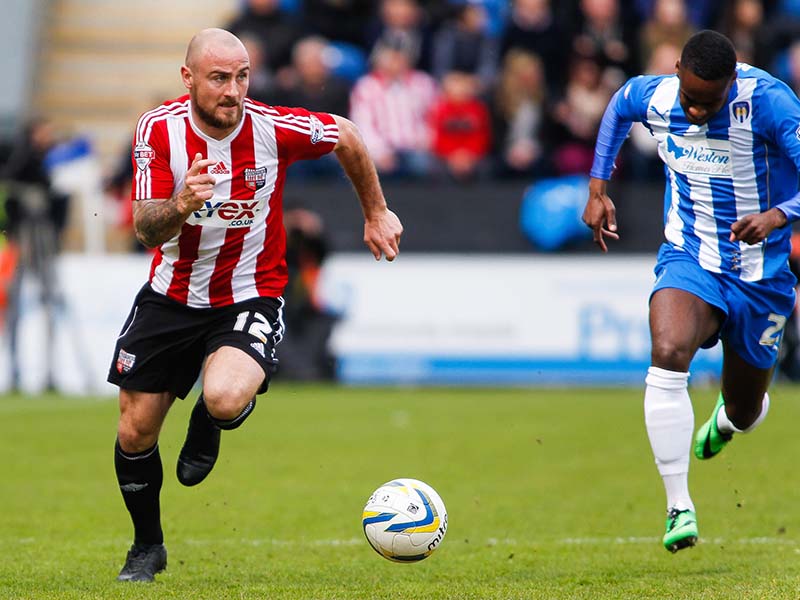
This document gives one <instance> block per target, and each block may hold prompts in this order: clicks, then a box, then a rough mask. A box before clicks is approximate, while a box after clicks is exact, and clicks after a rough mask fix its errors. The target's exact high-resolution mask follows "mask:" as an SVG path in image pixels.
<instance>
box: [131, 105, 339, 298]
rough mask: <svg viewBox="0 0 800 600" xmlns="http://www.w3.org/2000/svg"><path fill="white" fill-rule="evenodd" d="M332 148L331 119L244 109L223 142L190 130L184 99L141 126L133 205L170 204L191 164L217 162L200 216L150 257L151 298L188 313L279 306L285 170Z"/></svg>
mask: <svg viewBox="0 0 800 600" xmlns="http://www.w3.org/2000/svg"><path fill="white" fill-rule="evenodd" d="M338 139H339V129H338V127H337V125H336V122H335V121H334V118H333V116H332V115H330V114H328V113H318V112H309V111H307V110H305V109H303V108H286V107H277V106H267V105H264V104H261V103H259V102H256V101H254V100H250V99H249V98H246V99H245V102H244V114H243V118H242V121H241V123H240V124H239V126H238V127H237V128H236V130H235V131H233V132H232V133H231V134H230V135H228V136H227V137H226V138H225V139H223V140H215V139H213V138H211V137H209V136H207V135H205V134H204V133H203V132H202V131H200V129H199V128H198V127H197V126H196V125H195V124H194V123H193V121H192V115H191V109H190V106H189V96H188V95H186V96H182V97H181V98H178V99H176V100H171V101H169V102H165V103H164V104H162V105H161V106H159V107H157V108H155V109H153V110H151V111H149V112H146V113H145V114H144V115H142V116H141V118H140V119H139V123H138V125H137V126H136V135H135V136H134V140H133V164H134V178H133V188H132V190H131V198H132V199H133V200H142V199H149V198H157V199H159V198H171V197H172V196H174V195H175V194H177V193H178V192H179V191H180V190H181V189H182V188H183V186H184V178H185V177H186V172H187V171H188V170H189V167H190V165H191V164H192V161H193V160H194V156H195V154H197V153H198V152H199V153H200V154H201V155H202V156H203V158H210V159H214V160H215V161H217V162H216V163H215V164H214V165H213V166H211V167H209V169H208V172H209V173H211V174H212V175H213V176H214V178H215V179H216V183H215V184H214V195H213V197H212V198H211V199H210V200H208V201H206V203H205V207H204V208H202V209H201V210H199V211H196V212H194V213H193V214H191V215H190V216H189V218H188V219H186V222H185V223H184V224H183V226H182V227H181V229H180V231H179V232H178V233H177V234H176V235H175V236H174V237H173V238H172V239H170V240H167V241H166V242H164V243H163V244H161V246H159V247H158V248H157V249H156V252H155V256H154V257H153V262H152V265H151V267H150V285H151V286H152V288H153V290H154V291H156V292H158V293H160V294H164V295H166V296H168V297H169V298H172V299H173V300H177V301H178V302H181V303H183V304H186V305H188V306H192V307H197V308H207V307H210V306H226V305H228V304H232V303H234V302H241V301H243V300H247V299H249V298H255V297H259V296H272V297H278V296H280V295H281V294H282V293H283V289H284V287H285V286H286V282H287V278H288V275H287V269H286V257H285V254H286V233H285V231H284V228H283V184H284V181H285V178H286V168H287V167H288V166H289V165H290V164H291V163H292V162H294V161H296V160H300V159H314V158H319V157H320V156H322V155H324V154H327V153H328V152H330V151H331V150H333V147H334V146H335V145H336V142H337V141H338Z"/></svg>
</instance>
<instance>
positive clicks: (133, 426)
mask: <svg viewBox="0 0 800 600" xmlns="http://www.w3.org/2000/svg"><path fill="white" fill-rule="evenodd" d="M117 439H118V440H119V446H120V448H122V451H123V452H128V453H136V452H143V451H145V450H147V449H148V448H152V447H153V445H155V443H156V442H157V441H158V430H153V429H152V428H149V427H146V426H145V425H143V424H142V423H139V422H136V421H134V420H131V419H121V420H120V422H119V427H118V428H117Z"/></svg>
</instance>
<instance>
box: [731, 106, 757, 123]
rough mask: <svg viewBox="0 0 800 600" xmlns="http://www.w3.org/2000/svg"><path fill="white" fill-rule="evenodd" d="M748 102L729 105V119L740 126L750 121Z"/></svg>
mask: <svg viewBox="0 0 800 600" xmlns="http://www.w3.org/2000/svg"><path fill="white" fill-rule="evenodd" d="M751 112H752V111H751V110H750V102H748V101H741V102H734V103H733V104H731V119H732V120H733V121H736V122H737V123H739V124H740V125H744V124H745V123H747V121H748V120H749V119H750V113H751Z"/></svg>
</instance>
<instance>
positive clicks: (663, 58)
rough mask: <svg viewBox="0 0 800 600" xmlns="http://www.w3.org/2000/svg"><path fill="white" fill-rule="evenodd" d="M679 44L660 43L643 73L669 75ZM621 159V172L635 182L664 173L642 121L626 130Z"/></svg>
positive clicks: (653, 140)
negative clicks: (623, 151)
mask: <svg viewBox="0 0 800 600" xmlns="http://www.w3.org/2000/svg"><path fill="white" fill-rule="evenodd" d="M682 48H683V44H682V43H681V44H680V45H675V44H672V43H670V42H662V43H660V44H659V45H657V46H656V47H655V48H654V49H653V52H652V54H651V55H650V62H649V63H648V65H647V67H646V69H645V73H646V74H648V75H672V74H674V73H675V65H676V63H677V62H678V59H679V58H680V56H681V50H682ZM630 141H631V143H630V144H629V145H627V144H626V146H627V151H626V153H625V155H624V156H625V159H624V162H625V163H626V164H627V167H628V168H626V169H625V170H624V171H623V172H622V175H624V176H627V177H629V178H631V179H634V180H636V181H643V182H646V181H652V180H654V179H655V180H657V179H658V177H660V176H662V175H663V174H664V163H663V162H662V160H661V158H659V156H658V142H656V139H655V138H654V137H653V134H652V133H650V130H649V129H648V128H647V127H645V126H644V125H643V124H642V123H634V124H633V127H631V133H630Z"/></svg>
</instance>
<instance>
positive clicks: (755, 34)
mask: <svg viewBox="0 0 800 600" xmlns="http://www.w3.org/2000/svg"><path fill="white" fill-rule="evenodd" d="M718 30H719V32H720V33H724V34H725V35H727V36H728V37H729V38H730V40H731V41H732V42H733V45H734V47H735V48H736V55H737V58H738V59H739V60H740V61H741V62H746V63H748V64H751V65H755V66H757V67H761V68H769V67H770V66H771V65H769V64H768V61H769V57H770V56H771V55H772V53H773V52H774V50H773V49H771V48H770V46H771V43H770V42H769V41H768V40H767V32H766V29H765V24H764V5H763V3H762V1H761V0H733V1H732V2H730V3H729V4H728V6H727V7H726V9H725V12H724V14H723V18H722V21H721V23H720V26H719V28H718Z"/></svg>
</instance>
